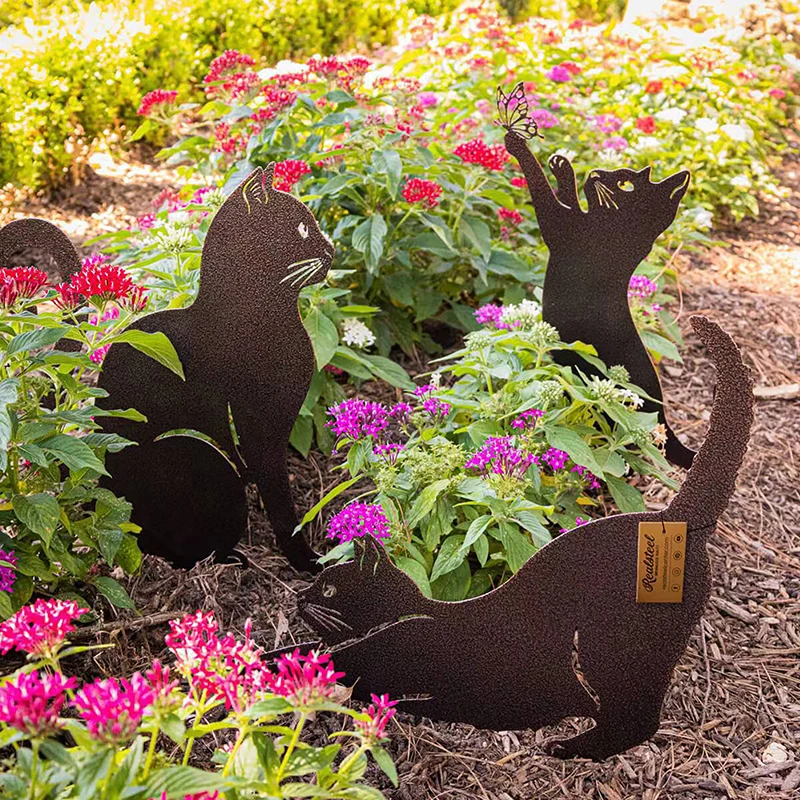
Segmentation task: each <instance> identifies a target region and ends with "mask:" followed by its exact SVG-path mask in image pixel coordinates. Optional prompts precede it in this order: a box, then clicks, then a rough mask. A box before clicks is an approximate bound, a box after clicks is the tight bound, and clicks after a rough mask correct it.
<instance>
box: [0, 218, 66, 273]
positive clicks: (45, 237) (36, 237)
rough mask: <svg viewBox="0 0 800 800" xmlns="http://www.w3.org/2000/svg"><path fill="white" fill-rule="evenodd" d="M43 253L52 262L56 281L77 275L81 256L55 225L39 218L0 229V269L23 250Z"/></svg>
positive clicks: (17, 222) (15, 222)
mask: <svg viewBox="0 0 800 800" xmlns="http://www.w3.org/2000/svg"><path fill="white" fill-rule="evenodd" d="M26 250H37V251H40V252H44V253H47V254H48V255H49V256H50V257H51V258H52V259H53V261H55V265H56V270H57V275H58V278H59V280H62V281H63V280H67V279H69V277H70V276H71V275H74V274H75V273H76V272H80V269H81V257H80V256H79V255H78V251H77V250H76V249H75V246H74V245H73V244H72V242H71V241H70V240H69V237H68V236H67V235H66V234H65V233H64V231H62V230H61V228H59V227H58V226H57V225H53V223H52V222H47V221H46V220H43V219H35V218H31V219H16V220H14V221H13V222H9V223H8V224H7V225H4V226H3V227H2V228H0V266H7V265H8V264H9V262H10V260H11V258H12V257H14V256H15V255H17V254H19V253H21V252H23V251H26Z"/></svg>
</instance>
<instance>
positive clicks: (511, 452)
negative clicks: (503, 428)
mask: <svg viewBox="0 0 800 800" xmlns="http://www.w3.org/2000/svg"><path fill="white" fill-rule="evenodd" d="M536 463H538V458H537V457H536V456H535V455H534V454H533V453H527V452H525V451H524V450H521V449H520V448H519V447H517V446H516V445H515V443H514V437H513V436H492V437H490V438H488V439H487V440H486V441H485V442H484V444H483V446H482V447H481V448H480V449H479V450H477V451H476V452H474V453H473V454H472V456H471V457H470V458H469V460H468V461H467V463H466V464H464V468H465V469H472V470H475V471H476V472H480V473H481V474H483V475H502V476H504V477H515V478H521V477H522V476H523V475H524V474H525V472H526V471H527V469H528V467H530V466H531V464H536Z"/></svg>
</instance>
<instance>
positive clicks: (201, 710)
mask: <svg viewBox="0 0 800 800" xmlns="http://www.w3.org/2000/svg"><path fill="white" fill-rule="evenodd" d="M205 713H206V692H205V691H204V692H203V693H202V694H201V695H200V701H199V702H198V704H197V710H196V711H195V714H194V721H193V722H192V730H194V729H195V728H196V727H197V726H198V725H199V724H200V721H201V720H202V719H203V714H205ZM193 746H194V736H192V737H191V738H190V739H189V741H188V743H187V744H186V749H185V750H184V751H183V760H182V761H181V764H182V765H183V766H184V767H185V766H186V765H187V764H188V763H189V756H190V755H191V754H192V747H193Z"/></svg>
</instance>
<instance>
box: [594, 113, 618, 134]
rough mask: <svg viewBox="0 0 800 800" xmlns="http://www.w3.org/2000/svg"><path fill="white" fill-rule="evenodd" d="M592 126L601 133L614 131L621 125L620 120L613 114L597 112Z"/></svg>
mask: <svg viewBox="0 0 800 800" xmlns="http://www.w3.org/2000/svg"><path fill="white" fill-rule="evenodd" d="M594 126H595V128H597V130H599V131H602V132H603V133H616V132H617V131H618V130H619V129H620V128H621V127H622V120H621V119H620V118H619V117H617V116H615V115H614V114H598V115H597V116H596V117H595V118H594Z"/></svg>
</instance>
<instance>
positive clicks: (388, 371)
mask: <svg viewBox="0 0 800 800" xmlns="http://www.w3.org/2000/svg"><path fill="white" fill-rule="evenodd" d="M365 357H366V359H367V360H368V361H369V364H370V369H371V370H372V371H373V372H374V373H375V375H377V376H378V377H379V378H381V379H382V380H384V381H386V382H387V383H391V384H392V386H397V387H399V388H400V389H408V390H409V391H411V390H412V389H413V388H414V382H413V381H412V380H411V378H409V376H408V373H407V372H406V371H405V370H404V369H403V368H402V367H401V366H400V365H399V364H397V363H396V362H394V361H392V360H390V359H388V358H384V357H383V356H372V355H366V356H365Z"/></svg>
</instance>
